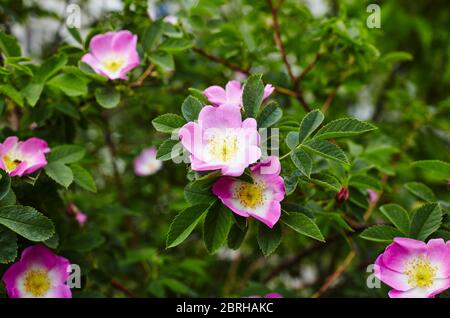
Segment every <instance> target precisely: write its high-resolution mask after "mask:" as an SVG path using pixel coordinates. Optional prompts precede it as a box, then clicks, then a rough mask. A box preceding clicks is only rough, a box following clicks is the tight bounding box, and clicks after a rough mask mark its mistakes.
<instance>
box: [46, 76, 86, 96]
mask: <svg viewBox="0 0 450 318" xmlns="http://www.w3.org/2000/svg"><path fill="white" fill-rule="evenodd" d="M48 85H50V86H52V87H55V88H58V89H60V90H61V91H62V92H63V93H64V94H66V95H67V96H82V95H86V94H87V92H88V89H87V83H86V81H85V80H83V79H81V78H79V77H78V76H76V75H74V74H60V75H57V76H55V77H53V78H52V79H51V80H49V81H48Z"/></svg>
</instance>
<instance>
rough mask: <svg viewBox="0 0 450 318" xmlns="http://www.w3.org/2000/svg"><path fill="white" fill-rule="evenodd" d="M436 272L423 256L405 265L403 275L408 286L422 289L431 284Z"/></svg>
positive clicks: (435, 268) (434, 267)
mask: <svg viewBox="0 0 450 318" xmlns="http://www.w3.org/2000/svg"><path fill="white" fill-rule="evenodd" d="M436 272H437V267H436V266H432V265H431V263H430V262H429V261H428V260H427V258H426V257H425V256H419V257H416V258H414V259H413V260H412V261H410V262H408V263H407V265H406V270H405V272H404V273H405V274H406V275H407V276H408V284H409V285H411V286H413V287H421V288H424V287H429V286H431V285H432V284H433V282H434V279H435V277H436Z"/></svg>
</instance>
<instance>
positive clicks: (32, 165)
mask: <svg viewBox="0 0 450 318" xmlns="http://www.w3.org/2000/svg"><path fill="white" fill-rule="evenodd" d="M49 151H50V148H48V144H47V142H46V141H45V140H42V139H39V138H34V137H33V138H29V139H27V140H25V141H19V138H17V137H16V136H12V137H8V138H6V139H5V141H4V142H3V143H2V144H0V169H2V170H5V171H6V172H8V173H9V175H10V176H19V177H21V176H23V175H26V174H31V173H33V172H35V171H36V170H38V169H40V168H42V167H44V166H45V165H46V164H47V160H46V159H45V154H46V153H47V152H49Z"/></svg>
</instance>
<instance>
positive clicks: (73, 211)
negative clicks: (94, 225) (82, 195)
mask: <svg viewBox="0 0 450 318" xmlns="http://www.w3.org/2000/svg"><path fill="white" fill-rule="evenodd" d="M67 213H68V214H69V215H70V216H73V218H74V219H75V220H76V221H77V222H78V224H79V225H80V226H84V224H85V223H86V222H87V220H88V216H87V215H86V214H85V213H83V212H81V211H80V209H79V208H78V207H77V206H76V205H75V204H74V203H72V202H69V203H68V204H67Z"/></svg>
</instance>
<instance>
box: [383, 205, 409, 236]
mask: <svg viewBox="0 0 450 318" xmlns="http://www.w3.org/2000/svg"><path fill="white" fill-rule="evenodd" d="M380 211H381V213H383V215H384V216H385V217H386V218H387V219H388V220H389V221H390V222H391V223H392V224H394V226H395V227H396V228H397V229H399V230H400V231H401V232H403V233H404V234H405V235H407V234H408V233H409V227H410V219H409V214H408V212H407V211H406V210H405V209H403V207H401V206H400V205H398V204H385V205H383V206H381V207H380Z"/></svg>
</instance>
